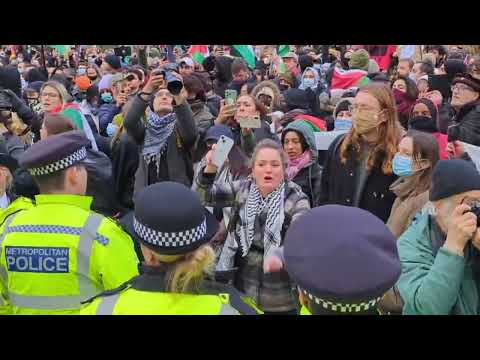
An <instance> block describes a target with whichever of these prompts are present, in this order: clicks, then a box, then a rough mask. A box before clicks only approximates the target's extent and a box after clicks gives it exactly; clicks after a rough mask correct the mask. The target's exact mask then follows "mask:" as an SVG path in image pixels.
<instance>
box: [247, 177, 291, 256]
mask: <svg viewBox="0 0 480 360" xmlns="http://www.w3.org/2000/svg"><path fill="white" fill-rule="evenodd" d="M284 194H285V183H283V182H282V184H281V185H280V186H279V187H278V188H277V189H276V190H275V191H273V192H271V193H270V194H268V196H267V197H266V198H265V199H264V198H263V197H262V194H260V191H259V189H258V187H257V185H256V184H255V183H254V182H252V185H251V186H250V192H249V194H248V198H247V204H246V206H245V214H244V217H245V219H244V224H245V227H246V229H242V230H240V231H239V234H238V235H239V239H240V247H241V251H242V256H243V257H245V256H246V255H247V253H248V250H249V249H250V246H251V245H252V243H253V240H254V237H255V219H256V217H257V216H258V215H260V214H261V213H262V212H263V211H265V209H266V212H267V218H266V221H265V229H264V234H263V245H264V254H265V256H264V258H267V257H268V255H269V254H270V252H271V251H272V250H273V248H278V247H280V244H281V240H282V239H281V230H282V225H283V220H284V217H285V214H284V209H283V200H284Z"/></svg>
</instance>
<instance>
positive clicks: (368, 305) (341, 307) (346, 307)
mask: <svg viewBox="0 0 480 360" xmlns="http://www.w3.org/2000/svg"><path fill="white" fill-rule="evenodd" d="M302 292H303V293H304V294H305V295H306V296H308V298H309V299H310V300H312V301H314V302H315V303H316V304H318V305H320V306H322V307H323V308H324V309H327V310H331V311H335V312H341V313H355V312H363V311H367V310H370V309H372V308H373V307H375V305H376V304H377V303H378V302H379V301H380V299H381V297H379V298H376V299H373V300H370V301H368V302H365V303H359V304H344V303H333V302H331V301H328V300H324V299H320V298H318V297H316V296H315V295H312V294H310V293H309V292H307V291H305V290H303V289H302Z"/></svg>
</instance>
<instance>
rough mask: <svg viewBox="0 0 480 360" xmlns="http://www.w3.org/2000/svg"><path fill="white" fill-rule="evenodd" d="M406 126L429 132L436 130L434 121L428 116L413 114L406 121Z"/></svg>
mask: <svg viewBox="0 0 480 360" xmlns="http://www.w3.org/2000/svg"><path fill="white" fill-rule="evenodd" d="M408 127H409V128H410V129H413V130H418V131H425V132H429V133H434V132H438V127H437V123H436V121H435V120H434V119H432V118H431V117H428V116H415V117H413V118H411V119H410V120H409V122H408Z"/></svg>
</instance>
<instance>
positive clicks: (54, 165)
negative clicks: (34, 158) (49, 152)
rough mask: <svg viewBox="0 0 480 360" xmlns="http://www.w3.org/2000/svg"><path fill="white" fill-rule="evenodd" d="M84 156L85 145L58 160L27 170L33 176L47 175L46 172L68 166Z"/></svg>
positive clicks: (85, 151)
mask: <svg viewBox="0 0 480 360" xmlns="http://www.w3.org/2000/svg"><path fill="white" fill-rule="evenodd" d="M86 158H87V149H86V148H85V147H82V148H80V149H78V150H77V151H75V152H74V153H73V154H71V155H69V156H67V157H66V158H64V159H62V160H58V161H56V162H54V163H52V164H48V165H45V166H42V167H38V168H32V169H28V171H29V172H30V174H32V175H33V176H37V175H48V174H52V173H54V172H57V171H60V170H63V169H66V168H68V167H69V166H72V165H73V164H75V163H77V162H79V161H82V160H84V159H86Z"/></svg>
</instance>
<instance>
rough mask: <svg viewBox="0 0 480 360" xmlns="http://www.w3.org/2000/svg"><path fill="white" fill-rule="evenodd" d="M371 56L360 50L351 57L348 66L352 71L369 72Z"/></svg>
mask: <svg viewBox="0 0 480 360" xmlns="http://www.w3.org/2000/svg"><path fill="white" fill-rule="evenodd" d="M369 60H370V55H369V54H368V51H367V50H365V49H359V50H357V51H355V52H354V53H352V54H351V55H350V61H349V62H348V66H349V67H350V68H351V69H360V70H365V71H368V65H369Z"/></svg>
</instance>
